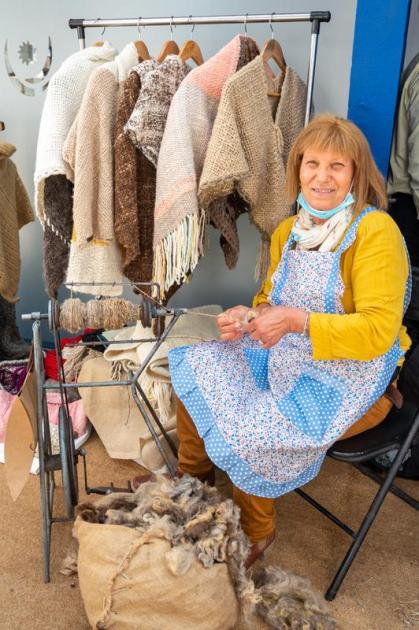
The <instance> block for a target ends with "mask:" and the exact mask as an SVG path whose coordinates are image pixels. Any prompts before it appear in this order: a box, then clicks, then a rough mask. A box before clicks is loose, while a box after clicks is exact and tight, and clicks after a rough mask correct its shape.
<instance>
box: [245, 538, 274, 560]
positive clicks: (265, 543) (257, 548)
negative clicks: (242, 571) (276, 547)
mask: <svg viewBox="0 0 419 630" xmlns="http://www.w3.org/2000/svg"><path fill="white" fill-rule="evenodd" d="M274 540H275V530H273V532H271V533H270V534H268V535H267V536H266V538H262V539H261V540H258V541H257V542H255V543H253V545H252V546H251V547H250V549H249V553H248V556H247V558H246V560H245V563H244V566H245V567H246V569H248V568H249V567H250V566H252V564H253V563H254V562H256V560H259V558H261V557H262V556H263V554H264V552H265V550H266V549H267V548H268V547H269V545H272V543H273V542H274Z"/></svg>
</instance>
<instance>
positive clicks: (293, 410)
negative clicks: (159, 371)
mask: <svg viewBox="0 0 419 630" xmlns="http://www.w3.org/2000/svg"><path fill="white" fill-rule="evenodd" d="M287 190H288V193H289V197H290V200H295V199H296V198H297V203H298V207H299V210H298V213H297V215H296V216H293V217H290V218H288V219H286V220H285V221H284V222H282V223H281V224H280V225H279V227H278V228H277V230H276V231H275V232H274V234H273V236H272V240H271V265H270V269H269V271H268V274H267V278H266V280H265V282H264V284H263V286H262V288H261V290H260V292H259V293H258V294H257V295H256V297H255V298H254V301H253V307H252V308H248V307H246V306H237V307H235V308H232V309H229V310H227V311H225V312H224V313H223V314H222V315H220V316H219V319H218V325H219V329H220V341H212V342H206V343H204V344H199V345H195V346H186V347H183V348H177V349H175V350H173V351H172V352H171V353H170V356H169V361H170V371H171V376H172V382H173V386H174V389H175V391H176V394H177V396H178V398H179V404H178V414H177V415H178V417H177V421H178V425H177V426H178V436H179V441H180V445H179V470H180V472H181V473H189V474H191V475H195V476H199V477H200V478H201V479H211V477H212V476H213V464H216V465H217V466H219V467H220V468H221V469H223V470H225V471H226V472H227V474H228V475H229V477H230V478H231V480H232V482H233V484H234V499H235V501H236V503H238V505H239V506H240V508H241V518H242V525H243V529H244V531H245V532H246V533H247V535H248V536H249V538H250V540H251V541H252V543H253V547H252V550H251V553H250V556H249V560H248V563H249V564H250V563H251V562H252V561H253V560H255V559H256V557H258V555H260V553H261V552H262V551H263V550H264V549H265V548H266V547H267V546H268V545H269V544H270V543H271V542H272V541H273V539H274V535H275V515H274V499H275V498H276V497H278V496H280V495H282V494H284V493H285V492H289V491H290V490H293V489H294V488H296V487H298V486H301V485H303V484H305V483H307V482H308V481H310V480H311V479H312V478H313V477H315V476H316V475H317V473H318V471H319V469H320V466H321V464H322V462H323V459H324V456H325V453H326V451H327V448H328V447H329V446H330V445H331V444H332V443H333V442H335V441H336V440H338V439H340V438H342V437H343V436H344V437H347V436H349V435H351V434H354V433H356V432H360V431H363V430H366V429H367V428H371V427H372V426H374V425H375V424H377V423H378V422H380V421H381V420H383V419H384V417H385V416H386V415H387V413H388V411H389V410H390V408H391V405H392V402H391V400H389V399H388V397H387V396H386V395H385V392H386V388H387V387H388V385H389V384H390V382H391V381H392V380H393V379H394V378H395V377H394V375H395V373H396V371H397V366H398V365H399V364H400V361H401V358H402V356H403V354H404V352H406V350H407V349H408V347H409V344H410V340H409V338H408V336H407V333H406V331H405V328H404V327H403V326H402V317H403V312H404V309H405V307H406V301H408V294H409V290H408V279H409V264H408V259H407V255H406V252H405V248H404V244H403V240H402V237H401V235H400V232H399V230H398V228H397V226H396V224H395V223H394V222H393V220H392V219H391V218H390V217H389V216H388V215H387V214H386V213H385V212H383V211H382V210H378V208H383V209H384V208H385V207H386V205H387V199H386V194H385V188H384V182H383V179H382V177H381V175H380V173H379V171H378V169H377V167H376V165H375V163H374V161H373V158H372V156H371V152H370V149H369V146H368V143H367V141H366V139H365V137H364V136H363V134H362V132H361V131H360V130H359V129H358V128H357V127H356V126H355V125H354V124H352V123H350V122H349V121H346V120H343V119H341V118H337V117H335V116H331V115H322V116H317V117H316V118H314V119H313V120H312V121H311V122H310V123H309V124H308V125H307V127H306V128H305V129H303V130H302V132H301V133H300V134H299V136H298V138H297V140H296V142H295V144H294V146H293V148H292V150H291V153H290V157H289V161H288V168H287Z"/></svg>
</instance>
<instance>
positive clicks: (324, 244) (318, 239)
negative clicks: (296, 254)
mask: <svg viewBox="0 0 419 630" xmlns="http://www.w3.org/2000/svg"><path fill="white" fill-rule="evenodd" d="M352 209H353V206H349V207H347V208H344V209H343V210H342V211H341V212H338V213H337V214H335V215H334V216H333V217H331V218H330V219H328V220H327V221H324V222H323V223H314V221H313V217H312V216H311V215H310V214H309V213H308V212H307V210H304V208H301V207H300V209H299V211H298V215H297V220H296V221H295V223H294V226H293V228H292V230H291V231H292V234H293V235H294V238H295V241H296V243H297V248H298V249H317V250H318V251H319V252H330V251H332V250H333V249H334V248H335V247H336V245H337V244H338V243H339V241H340V239H341V238H342V235H343V233H344V232H345V230H346V228H347V227H348V225H349V223H350V222H351V220H352Z"/></svg>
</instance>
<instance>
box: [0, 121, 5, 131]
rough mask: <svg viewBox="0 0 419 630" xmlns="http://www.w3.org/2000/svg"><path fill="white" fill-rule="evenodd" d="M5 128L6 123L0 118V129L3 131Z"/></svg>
mask: <svg viewBox="0 0 419 630" xmlns="http://www.w3.org/2000/svg"><path fill="white" fill-rule="evenodd" d="M5 129H6V125H5V124H4V122H3V121H2V120H0V131H4V130H5Z"/></svg>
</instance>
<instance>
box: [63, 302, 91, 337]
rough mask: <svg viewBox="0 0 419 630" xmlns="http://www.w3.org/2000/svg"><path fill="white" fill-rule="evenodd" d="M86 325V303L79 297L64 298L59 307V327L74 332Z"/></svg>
mask: <svg viewBox="0 0 419 630" xmlns="http://www.w3.org/2000/svg"><path fill="white" fill-rule="evenodd" d="M85 327H86V304H85V303H84V302H82V301H81V300H80V299H79V298H70V299H68V300H65V302H64V303H63V304H62V305H61V309H60V328H64V329H65V330H68V331H69V332H71V333H75V332H77V331H79V330H81V329H82V328H85Z"/></svg>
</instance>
